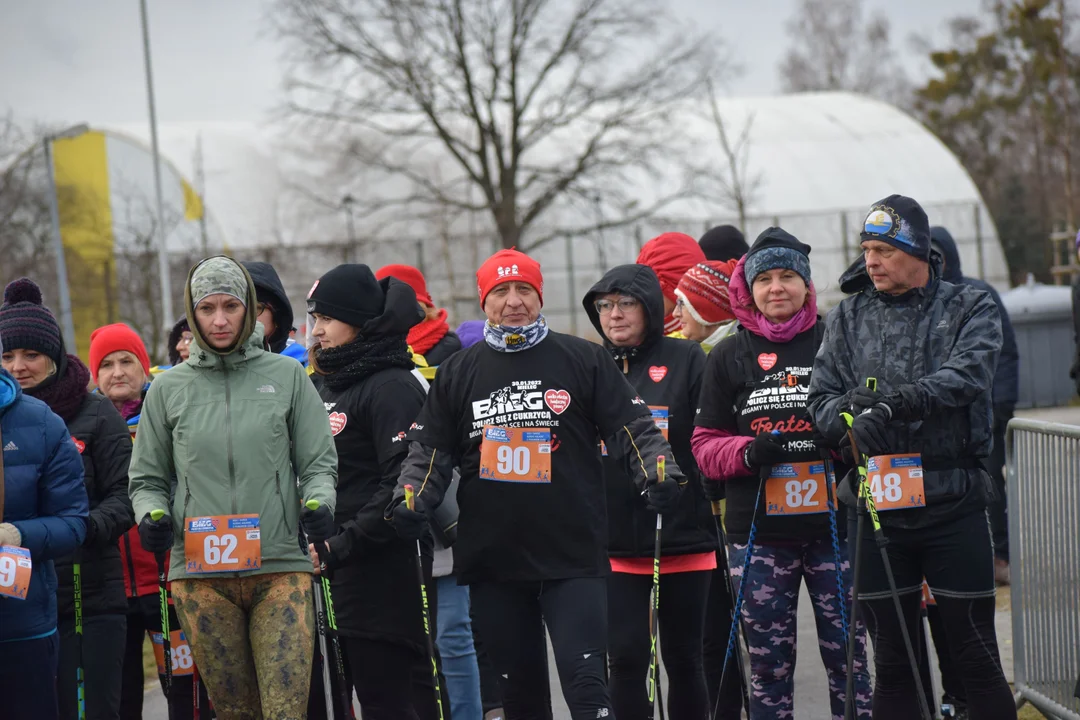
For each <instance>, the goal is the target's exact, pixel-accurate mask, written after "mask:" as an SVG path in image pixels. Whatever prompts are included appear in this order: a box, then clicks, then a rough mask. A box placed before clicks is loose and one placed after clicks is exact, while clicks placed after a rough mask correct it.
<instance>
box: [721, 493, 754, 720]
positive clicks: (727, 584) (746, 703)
mask: <svg viewBox="0 0 1080 720" xmlns="http://www.w3.org/2000/svg"><path fill="white" fill-rule="evenodd" d="M712 514H713V525H714V526H715V527H716V542H718V543H719V544H720V557H721V558H722V561H723V564H724V567H723V572H724V588H725V589H726V590H727V592H728V600H730V601H731V605H732V611H731V622H732V623H740V624H739V625H738V626H737V627H736V629H735V632H736V633H738V632H739V629H740V628H741V627H742V625H741V623H742V620H741V619H740V618H738V617H737V616H736V615H735V586H734V585H732V583H731V569H730V568H729V567H728V562H727V536H726V534H725V533H724V519H723V518H722V517H721V513H720V501H719V500H713V501H712ZM743 640H744V641H745V640H746V633H745V632H743ZM736 644H738V643H736ZM747 650H748V651H749V648H747ZM735 665H736V667H737V668H738V669H739V686H740V687H741V688H742V696H743V707H745V708H747V709H749V708H750V693H749V691H748V690H747V681H746V667H745V666H744V665H743V657H742V651H741V650H737V651H736V652H735ZM721 674H722V672H721ZM720 692H721V688H717V689H716V701H717V703H719V702H720ZM715 715H716V713H715V711H714V712H713V716H714V717H715Z"/></svg>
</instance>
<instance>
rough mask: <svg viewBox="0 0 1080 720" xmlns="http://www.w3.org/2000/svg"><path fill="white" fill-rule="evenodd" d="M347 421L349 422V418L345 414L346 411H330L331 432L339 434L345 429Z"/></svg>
mask: <svg viewBox="0 0 1080 720" xmlns="http://www.w3.org/2000/svg"><path fill="white" fill-rule="evenodd" d="M347 422H349V418H348V417H347V416H346V415H345V413H341V412H332V413H330V433H331V434H333V435H337V434H338V433H339V432H341V431H342V430H344V429H345V423H347Z"/></svg>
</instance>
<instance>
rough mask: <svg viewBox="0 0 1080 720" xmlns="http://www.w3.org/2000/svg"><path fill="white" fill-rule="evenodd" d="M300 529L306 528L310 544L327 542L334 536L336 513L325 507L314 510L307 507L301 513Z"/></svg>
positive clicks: (305, 531)
mask: <svg viewBox="0 0 1080 720" xmlns="http://www.w3.org/2000/svg"><path fill="white" fill-rule="evenodd" d="M300 527H302V528H304V533H305V534H306V535H307V539H308V542H309V543H315V544H318V543H321V542H326V540H327V538H330V537H332V536H333V535H334V513H332V512H330V508H328V507H326V506H325V505H320V506H319V507H317V508H315V509H314V510H312V509H311V508H307V507H305V508H304V509H303V510H301V511H300Z"/></svg>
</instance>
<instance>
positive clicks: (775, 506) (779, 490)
mask: <svg viewBox="0 0 1080 720" xmlns="http://www.w3.org/2000/svg"><path fill="white" fill-rule="evenodd" d="M826 482H835V480H834V479H833V478H831V477H826V473H825V463H823V462H822V461H820V460H816V461H814V462H801V463H779V464H777V465H773V466H772V469H771V470H770V471H769V479H768V480H767V481H766V482H765V513H766V514H767V515H812V514H815V513H823V512H828V511H829V497H828V492H827V491H828V488H827V486H826V485H825V483H826Z"/></svg>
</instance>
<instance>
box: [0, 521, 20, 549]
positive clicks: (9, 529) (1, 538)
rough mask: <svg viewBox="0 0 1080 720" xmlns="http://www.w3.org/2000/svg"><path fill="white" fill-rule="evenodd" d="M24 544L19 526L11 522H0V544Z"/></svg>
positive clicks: (17, 545) (16, 545)
mask: <svg viewBox="0 0 1080 720" xmlns="http://www.w3.org/2000/svg"><path fill="white" fill-rule="evenodd" d="M21 544H22V533H21V532H19V528H17V527H15V526H14V525H12V524H11V523H0V545H13V546H15V547H19V546H20V545H21Z"/></svg>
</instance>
